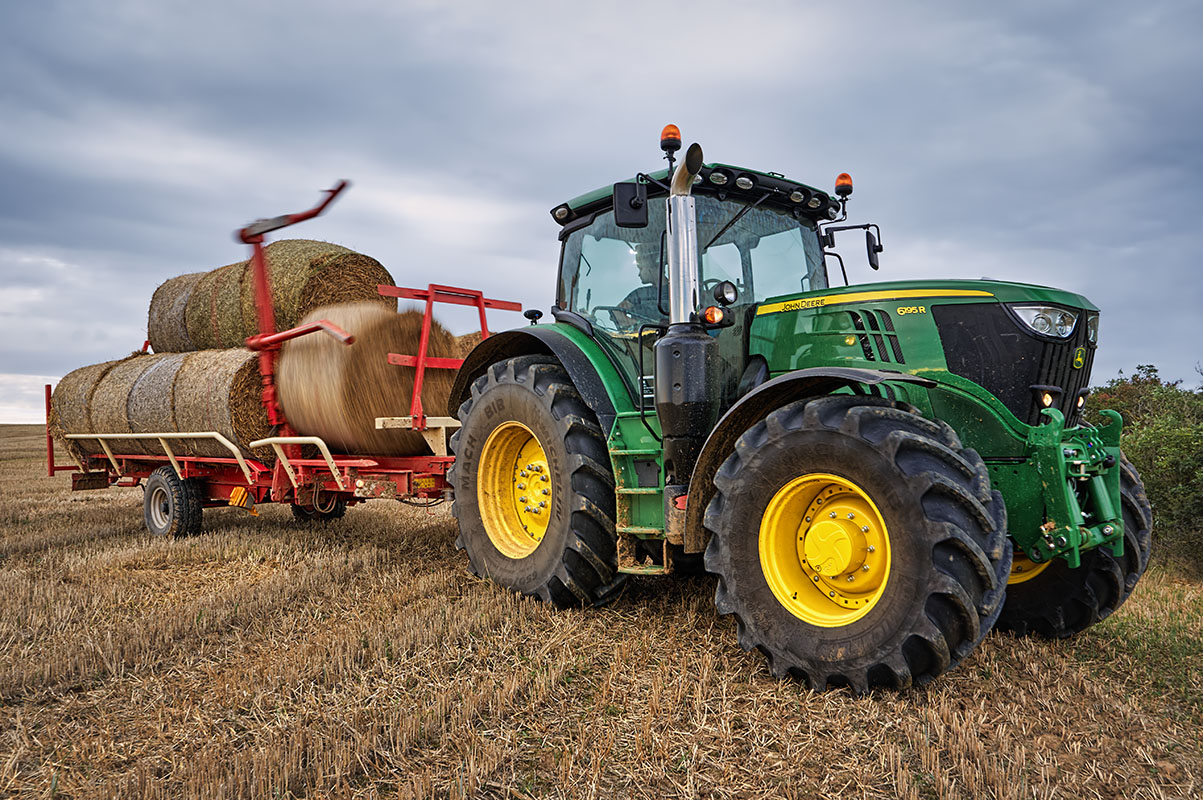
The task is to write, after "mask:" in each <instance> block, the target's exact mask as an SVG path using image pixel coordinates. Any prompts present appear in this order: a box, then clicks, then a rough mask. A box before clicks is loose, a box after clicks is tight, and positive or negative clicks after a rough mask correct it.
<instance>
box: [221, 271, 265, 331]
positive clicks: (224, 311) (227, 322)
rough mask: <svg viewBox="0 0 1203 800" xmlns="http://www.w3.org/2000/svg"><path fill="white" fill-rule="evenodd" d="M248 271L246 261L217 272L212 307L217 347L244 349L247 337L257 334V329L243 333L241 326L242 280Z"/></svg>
mask: <svg viewBox="0 0 1203 800" xmlns="http://www.w3.org/2000/svg"><path fill="white" fill-rule="evenodd" d="M249 271H250V262H247V261H242V262H239V263H237V264H230V265H229V266H226V267H222V268H221V269H219V270H217V274H216V277H215V278H214V286H213V307H214V308H215V309H216V313H215V315H214V316H215V318H216V320H217V346H218V347H221V348H227V347H245V346H246V339H247V337H248V336H251V335H253V334H255V333H257V332H258V328H257V327H256V328H255V329H254V330H251V331H250V332H244V330H243V324H242V280H243V276H244V275H246V274H247V273H248V272H249Z"/></svg>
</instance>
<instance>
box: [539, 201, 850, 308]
mask: <svg viewBox="0 0 1203 800" xmlns="http://www.w3.org/2000/svg"><path fill="white" fill-rule="evenodd" d="M696 204H697V217H698V249H699V251H700V252H701V277H702V288H703V290H704V294H703V301H702V302H703V303H706V301H707V298H708V296H709V294H708V293H709V290H710V289H711V288H712V287H713V286H714V285H715V284H716V283H718V282H720V281H731V282H732V283H733V284H735V287H736V289H738V290H739V301H738V305H747V304H751V303H758V302H761V301H762V300H764V299H766V298H768V297H773V296H776V295H782V294H793V293H796V292H806V291H811V290H814V289H826V288H827V271H826V269H825V267H824V265H823V256H822V252H821V249H820V247H819V240H818V236H817V235H816V233H815V229H814V224H813V223H812V222H811V221H810V220H807V219H802V220H799V219H796V218H795V217H794V216H793V215H792V214H791V213H789V212H788V211H785V210H779V209H777V208H772V207H763V206H761V207H748V208H747V209H746V210H745V205H746V204H745V203H742V202H732V201H722V200H719V199H717V198H715V197H711V196H707V195H699V196H697V197H696ZM648 212H649V213H648V217H649V219H648V225H647V227H645V228H620V227H618V226H617V225H615V224H614V215H613V213H612V212H609V211H607V212H605V213H603V214H599V215H598V216H597V218H596V219H595V220H594V221H593V223H592V224H591V225H589V226H587V227H585V228H582V229H580V230H577V231H573V232H572V233H571V234H569V235H568V238H567V240H566V241H565V242H564V254H563V262H562V267H561V273H560V287H559V288H560V292H559V301H560V305H561V307H563V308H567V309H568V310H570V311H575V312H576V313H578V314H580V315H581V316H584V317H586V318H587V319H589V320H590V321H592V322H593V323H594V324H595V325H597V326H600V327H602V328H604V329H608V330H633V329H635V328H638V327H639V325H640V324H643V323H657V322H660V321H661V320H662V318H666V317H667V309H668V287H667V286H665V285H664V281H663V280H661V278H660V276H661V275H663V274H664V270H665V261H666V258H667V255H666V249H665V244H664V230H665V220H664V215H665V204H664V202H663V201H662V200H659V199H654V200H652V201H650V202H649V203H648ZM741 212H743V213H742V215H741ZM737 215H738V219H737V220H736V221H735V223H734V224H730V223H731V220H732V219H733V218H735V217H736V216H737ZM724 229H725V230H724ZM657 268H658V269H657ZM658 290H659V291H658Z"/></svg>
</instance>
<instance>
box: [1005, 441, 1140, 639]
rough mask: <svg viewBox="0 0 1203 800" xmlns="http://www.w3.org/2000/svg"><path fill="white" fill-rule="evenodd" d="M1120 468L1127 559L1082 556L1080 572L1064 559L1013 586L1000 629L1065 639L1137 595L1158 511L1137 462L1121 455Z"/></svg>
mask: <svg viewBox="0 0 1203 800" xmlns="http://www.w3.org/2000/svg"><path fill="white" fill-rule="evenodd" d="M1119 468H1120V473H1119V480H1120V484H1119V492H1120V509H1121V512H1122V514H1123V520H1124V554H1123V555H1122V556H1118V557H1117V556H1114V555H1112V554H1111V551H1110V550H1109V549H1108V548H1106V547H1096V548H1095V549H1093V550H1087V551H1086V552H1085V553H1082V565H1081V566H1080V567H1078V568H1077V569H1070V567H1069V564H1067V563H1066V562H1065V560H1064V559H1061V558H1058V559H1054V560H1053V561H1052V562H1051V563H1049V564H1048V566H1047V567H1045V568H1044V569H1043V570H1041V571H1040V572H1039V573H1038V574H1036V575H1034V576H1033V577H1032V578H1030V579H1028V580H1024V581H1022V582H1019V583H1012V584H1010V585H1009V586H1008V587H1007V602H1006V603H1005V604H1004V605H1003V611H1002V616H1001V617H1000V618H999V620H998V629H999V630H1004V631H1010V632H1012V633H1014V634H1016V635H1017V636H1029V635H1036V636H1043V637H1045V638H1048V639H1065V638H1068V637H1070V636H1073V635H1075V634H1078V633H1081V632H1082V631H1084V630H1086V629H1087V628H1089V627H1090V626H1091V625H1094V624H1096V623H1098V622H1102V621H1103V620H1104V619H1106V618H1107V617H1109V616H1111V615H1112V614H1113V613H1115V611H1116V609H1118V608H1119V607H1120V606H1122V605H1123V604H1124V601H1126V600H1127V599H1128V597H1129V596H1130V595H1131V594H1132V590H1133V589H1135V588H1136V584H1137V583H1138V582H1139V581H1140V578H1141V576H1142V575H1143V574H1144V571H1145V568H1146V567H1147V566H1148V565H1149V551H1150V549H1151V547H1152V544H1153V508H1152V506H1151V505H1150V504H1149V497H1148V495H1147V494H1145V487H1144V484H1143V483H1142V482H1141V480H1140V474H1139V473H1137V471H1136V467H1134V466H1132V462H1130V461H1128V459H1126V458H1124V457H1123V456H1122V455H1121V456H1120V464H1119Z"/></svg>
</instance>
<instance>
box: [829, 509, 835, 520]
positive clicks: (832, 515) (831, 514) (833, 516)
mask: <svg viewBox="0 0 1203 800" xmlns="http://www.w3.org/2000/svg"><path fill="white" fill-rule="evenodd" d="M827 516H829V517H831V518H832V519H835V512H834V511H832V512H831V513H830V514H828V515H827Z"/></svg>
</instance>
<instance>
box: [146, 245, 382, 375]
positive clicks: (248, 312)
mask: <svg viewBox="0 0 1203 800" xmlns="http://www.w3.org/2000/svg"><path fill="white" fill-rule="evenodd" d="M264 253H265V256H266V258H267V264H268V271H269V279H270V282H271V287H272V308H273V310H274V313H275V318H276V330H286V329H288V328H293V327H296V326H297V325H298V324H299V323H300V320H301V319H302V318H303V317H305V316H306V315H308V314H309V312H310V311H312V310H313V309H315V308H318V307H321V306H327V305H332V304H335V303H345V302H355V301H365V302H373V303H377V304H379V305H381V306H382V307H385V308H388V309H395V308H396V300H395V299H393V298H388V297H381V296H380V294H379V292H378V291H377V289H376V287H377V285H379V284H386V285H389V286H395V285H396V284H395V283H394V282H393V278H392V276H391V275H389V273H388V270H386V269H385V268H384V267H383V266H382V265H381V264H380V262H379V261H377V260H376V259H374V258H371V257H370V256H365V255H363V254H362V253H356V252H354V251H353V250H348V249H347V248H345V247H341V246H339V245H336V244H330V243H329V242H316V241H311V240H308V239H282V240H280V241H278V242H272V243H271V244H269V245H267V247H265V248H264ZM254 284H255V281H254V274H253V271H252V270H251V268H250V262H249V261H240V262H238V263H237V264H229V265H227V266H224V267H221V268H219V269H215V270H211V271H209V272H195V273H191V274H188V275H181V276H179V277H177V278H172V279H171V280H169V281H167V282H165V283H163V284H162V285H161V286H159V288H158V289H156V290H155V293H154V296H153V297H152V298H151V301H150V310H149V312H148V315H147V338H149V339H150V343H151V346H152V347H153V348H154V350H155V352H156V353H169V352H187V351H191V350H206V349H217V348H231V347H242V346H243V344H244V343H245V342H246V339H247V338H248V337H250V336H254V335H255V334H257V333H258V332H259V322H258V317H257V315H256V312H255V285H254Z"/></svg>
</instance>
